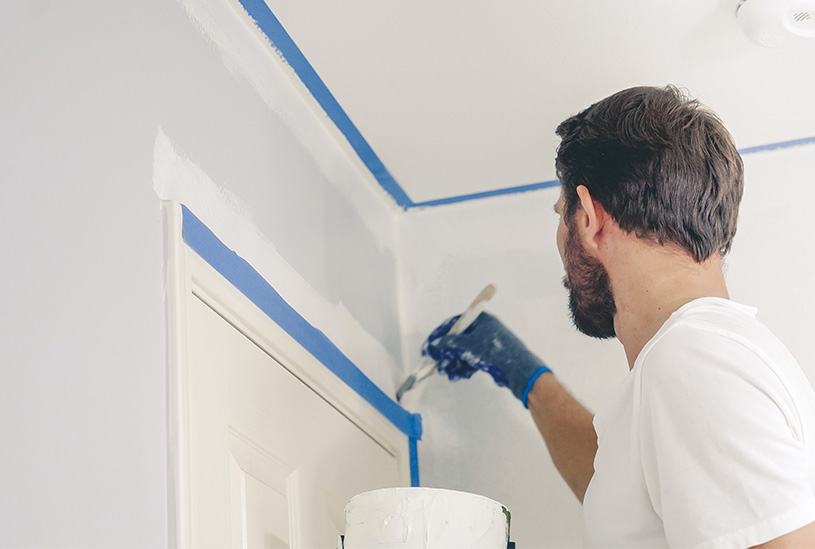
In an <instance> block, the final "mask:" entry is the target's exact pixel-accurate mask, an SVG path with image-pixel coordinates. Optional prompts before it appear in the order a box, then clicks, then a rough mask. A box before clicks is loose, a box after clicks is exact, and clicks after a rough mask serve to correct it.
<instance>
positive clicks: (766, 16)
mask: <svg viewBox="0 0 815 549" xmlns="http://www.w3.org/2000/svg"><path fill="white" fill-rule="evenodd" d="M736 19H737V20H738V22H739V25H741V28H742V30H743V31H744V33H745V34H746V35H747V36H748V37H749V38H750V39H751V40H752V41H754V42H756V43H758V44H761V45H762V46H766V47H768V48H780V47H784V46H791V45H795V44H799V43H801V42H806V41H807V40H806V39H807V38H809V39H813V38H815V0H740V1H739V2H738V3H737V5H736Z"/></svg>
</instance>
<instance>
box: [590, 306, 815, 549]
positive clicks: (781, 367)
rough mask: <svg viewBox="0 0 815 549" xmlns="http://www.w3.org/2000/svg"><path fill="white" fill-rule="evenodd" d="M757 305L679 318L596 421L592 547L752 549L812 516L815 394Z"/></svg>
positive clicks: (681, 313)
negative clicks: (757, 316) (760, 317)
mask: <svg viewBox="0 0 815 549" xmlns="http://www.w3.org/2000/svg"><path fill="white" fill-rule="evenodd" d="M755 313H756V310H755V309H753V308H750V307H745V306H743V305H738V304H735V303H733V302H731V301H728V300H725V299H719V298H703V299H698V300H696V301H692V302H691V303H688V304H686V305H685V306H683V307H682V308H680V309H679V310H678V311H676V312H675V313H674V314H673V315H672V316H671V317H670V318H669V319H668V320H667V322H665V324H664V325H663V326H662V328H661V329H660V330H659V332H657V333H656V335H654V337H653V338H652V339H651V340H650V341H649V342H648V343H647V344H646V345H645V347H644V348H643V350H642V352H640V354H639V356H638V357H637V360H636V361H635V363H634V367H633V368H632V369H631V372H629V374H628V375H627V376H626V378H625V379H624V381H623V382H622V383H621V385H620V386H619V387H618V388H617V389H615V391H614V393H613V394H612V395H611V396H610V398H609V399H608V401H607V402H606V403H605V405H604V406H603V408H602V409H601V410H600V411H599V412H598V413H597V414H596V415H595V418H594V427H595V429H596V431H597V439H598V451H597V456H596V458H595V460H594V469H595V473H594V477H593V478H592V480H591V483H590V484H589V488H588V491H587V492H586V495H585V498H584V502H583V507H584V543H585V545H586V547H632V548H633V547H648V548H656V547H750V546H752V545H756V544H760V543H764V542H767V541H770V540H772V539H775V538H777V537H779V536H781V535H783V534H786V533H788V532H791V531H793V530H796V529H798V528H800V527H802V526H805V525H807V524H809V523H810V522H813V521H815V392H813V389H812V386H811V385H810V383H809V381H808V380H807V378H806V377H805V376H804V374H803V372H802V371H801V369H800V367H799V366H798V364H797V363H796V361H795V359H794V358H793V357H792V356H791V355H790V353H789V351H787V349H786V348H785V347H784V345H783V344H781V342H779V341H778V339H776V338H775V336H773V335H772V333H770V331H769V330H768V329H767V328H766V327H765V326H764V325H763V324H761V323H760V322H758V321H757V320H756V319H755Z"/></svg>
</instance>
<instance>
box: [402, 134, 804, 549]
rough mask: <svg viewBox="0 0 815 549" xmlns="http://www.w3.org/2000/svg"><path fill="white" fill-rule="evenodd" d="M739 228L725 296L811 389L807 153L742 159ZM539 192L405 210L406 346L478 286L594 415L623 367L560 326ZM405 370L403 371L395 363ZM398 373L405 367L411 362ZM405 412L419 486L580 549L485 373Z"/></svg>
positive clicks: (613, 352) (558, 495) (427, 393)
mask: <svg viewBox="0 0 815 549" xmlns="http://www.w3.org/2000/svg"><path fill="white" fill-rule="evenodd" d="M744 161H745V167H746V191H745V198H744V202H743V206H742V210H741V217H740V227H739V233H738V235H737V237H736V241H735V244H734V247H733V251H732V253H731V255H730V258H729V260H728V265H729V275H728V282H729V285H730V289H731V294H732V297H733V298H734V299H736V300H739V301H742V302H744V303H747V304H752V305H756V306H758V307H759V318H760V319H762V320H763V321H764V322H766V323H767V324H768V325H769V326H770V327H771V328H772V329H773V330H774V331H775V332H776V333H777V334H778V336H779V337H780V338H781V339H782V340H783V341H785V342H786V343H787V344H788V346H789V347H790V349H791V350H792V352H793V354H794V355H795V356H796V357H797V358H798V360H799V361H800V362H801V364H802V366H803V368H804V370H805V371H806V372H807V375H808V376H809V378H810V380H813V381H815V343H813V338H812V334H813V333H815V319H814V318H813V316H812V314H811V311H812V310H813V309H815V293H813V291H812V289H811V287H810V286H811V279H812V274H811V273H812V270H813V267H814V266H815V252H813V250H812V247H811V245H810V243H809V238H808V236H809V217H810V216H809V215H808V214H809V208H810V206H809V205H810V204H811V203H812V201H813V200H815V146H812V145H809V146H802V147H798V148H794V149H787V150H778V151H769V152H763V153H757V154H754V155H748V156H746V157H745V158H744ZM559 192H560V191H559V190H558V189H549V190H544V191H538V192H533V193H527V194H520V195H514V196H507V197H502V198H492V199H488V200H482V201H476V202H470V203H464V204H459V205H453V206H448V207H442V208H433V209H429V210H425V211H418V212H412V213H411V214H410V215H409V216H407V217H406V218H405V219H404V221H403V228H402V235H403V239H404V240H403V253H404V254H405V261H404V265H405V269H406V273H405V274H404V277H403V280H404V281H405V283H404V286H403V288H402V291H404V292H405V295H410V296H411V301H410V303H411V307H410V308H409V310H407V311H406V313H405V315H406V322H405V326H406V327H407V328H408V330H407V333H406V346H405V348H406V350H407V351H410V350H413V355H412V360H413V367H412V368H415V367H416V365H418V363H419V353H418V349H419V347H420V345H421V342H422V341H423V339H424V338H425V337H426V336H427V334H428V333H429V332H430V331H431V330H432V329H433V328H434V327H435V326H436V325H437V324H438V323H439V322H440V321H441V320H443V319H444V318H446V317H449V316H451V315H453V314H456V313H458V312H460V311H461V310H462V309H463V308H464V307H466V305H467V304H468V303H469V302H470V301H471V300H472V298H473V297H474V296H475V295H476V293H477V292H478V291H479V290H480V289H481V288H482V287H483V286H484V285H485V284H486V283H489V282H493V283H495V284H496V286H497V288H498V291H497V293H496V296H495V298H493V301H492V302H491V303H490V306H489V309H490V310H491V311H492V312H494V313H495V314H497V315H498V316H499V317H500V318H502V320H503V321H504V322H505V323H506V324H508V325H509V326H510V327H511V328H512V329H513V330H514V331H515V332H516V333H517V334H518V335H519V336H520V337H521V338H522V339H523V340H524V341H525V342H526V343H527V345H528V346H529V347H530V348H531V349H532V350H533V351H535V352H536V353H537V354H538V355H539V356H540V357H541V358H543V359H544V360H545V361H546V362H547V363H548V364H549V365H550V366H551V367H552V369H553V370H554V371H555V372H556V374H557V375H558V377H559V378H560V380H561V381H562V382H563V383H564V384H565V385H566V386H567V388H569V389H570V390H571V391H572V392H573V394H574V395H575V396H576V397H577V398H578V399H579V400H581V401H582V402H583V403H584V404H585V405H586V406H587V407H588V408H589V409H591V410H596V409H597V407H598V406H599V405H600V404H601V403H602V402H603V399H604V397H605V395H606V394H608V392H609V391H610V390H611V389H613V388H614V386H615V385H616V383H617V382H618V381H619V380H620V379H621V378H622V377H623V376H624V375H625V373H626V372H627V371H628V369H627V365H626V361H625V357H624V354H623V352H622V347H621V346H620V344H619V343H618V342H617V341H616V340H614V341H606V342H600V341H596V340H592V339H590V338H588V337H585V336H582V335H580V334H579V333H577V331H576V330H575V329H574V328H572V327H571V324H570V321H569V318H568V306H567V294H566V291H565V289H563V287H562V284H561V278H562V275H563V268H562V265H561V261H560V257H559V255H558V252H557V248H556V246H555V230H556V227H557V217H556V215H555V214H554V213H553V210H552V205H553V204H554V202H555V200H556V199H557V196H558V194H559ZM406 364H410V362H409V361H406ZM408 369H411V367H410V366H408ZM403 402H404V404H405V405H406V406H408V407H409V408H411V409H413V410H414V411H417V412H420V413H422V414H423V416H424V424H425V437H424V439H423V440H422V442H421V443H420V445H419V455H420V465H421V467H420V471H421V475H422V484H423V485H429V486H437V487H445V488H453V489H459V490H465V491H471V492H476V493H480V494H483V495H486V496H488V497H492V498H494V499H497V500H498V501H501V502H502V503H504V504H505V505H507V506H508V507H509V509H510V511H512V513H513V520H512V532H513V536H512V537H513V540H515V541H516V542H517V543H518V546H519V547H579V546H580V545H581V533H580V530H581V515H580V506H579V504H578V503H577V500H576V498H574V496H573V495H572V494H571V492H570V491H569V490H568V488H567V487H566V485H565V483H564V482H563V481H562V480H561V479H560V477H559V476H558V474H557V472H556V470H555V469H554V466H553V465H552V463H551V460H550V458H549V456H548V454H547V452H546V449H545V446H544V444H543V441H542V440H541V438H540V435H539V434H538V433H537V431H536V429H535V426H534V424H533V423H532V421H531V419H530V417H529V414H528V412H527V411H526V410H525V409H524V408H523V406H521V404H520V403H519V402H518V401H517V399H515V397H514V396H512V394H511V393H510V392H509V391H508V390H506V389H499V388H497V387H495V386H494V385H493V383H492V380H491V379H490V378H489V377H488V376H487V375H486V374H476V375H475V376H474V377H473V378H472V379H471V380H467V381H458V382H455V383H450V382H448V381H447V380H446V379H445V378H442V377H437V378H432V379H431V380H429V381H428V382H426V385H425V386H424V388H422V389H417V390H416V392H415V393H407V395H406V396H405V398H404V401H403Z"/></svg>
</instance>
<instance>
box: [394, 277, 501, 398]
mask: <svg viewBox="0 0 815 549" xmlns="http://www.w3.org/2000/svg"><path fill="white" fill-rule="evenodd" d="M494 295H495V286H494V285H492V284H487V285H486V286H485V287H484V289H483V290H481V292H480V293H479V294H478V295H477V296H476V297H475V299H474V300H473V302H472V303H470V306H469V307H467V308H466V309H465V310H464V312H463V313H461V316H460V317H459V319H458V320H457V321H456V323H455V324H453V327H452V328H450V331H449V332H447V333H448V334H452V335H455V334H458V333H461V332H463V331H464V330H465V329H466V328H467V327H468V326H469V325H470V324H472V323H473V321H474V320H475V319H476V318H477V317H478V315H480V314H481V311H483V310H484V305H485V304H486V303H487V301H489V300H490V299H492V296H494ZM435 370H436V361H435V360H433V359H432V358H431V357H429V356H428V357H425V359H424V362H423V363H422V366H421V367H420V368H419V369H418V370H417V371H416V372H415V373H413V374H411V375H409V376H408V378H407V379H406V380H405V381H404V382H403V383H402V385H400V386H399V390H398V391H396V401H397V402H400V401H401V400H402V395H404V394H405V393H406V392H408V391H410V390H411V389H412V388H413V387H414V386H415V385H416V384H417V383H419V382H420V381H422V380H423V379H425V378H427V377H429V376H431V375H433V372H434V371H435Z"/></svg>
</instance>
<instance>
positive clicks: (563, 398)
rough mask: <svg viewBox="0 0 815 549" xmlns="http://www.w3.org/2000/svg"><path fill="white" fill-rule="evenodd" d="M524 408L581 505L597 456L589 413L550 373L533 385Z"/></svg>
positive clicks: (542, 376)
mask: <svg viewBox="0 0 815 549" xmlns="http://www.w3.org/2000/svg"><path fill="white" fill-rule="evenodd" d="M527 405H528V406H529V411H530V412H531V413H532V418H533V419H534V420H535V424H536V425H537V426H538V430H539V431H540V432H541V435H543V440H544V441H545V442H546V446H547V447H548V448H549V454H550V455H551V456H552V461H553V462H554V463H555V467H557V470H558V471H559V472H560V474H561V476H562V477H563V479H564V480H565V481H566V483H567V484H568V485H569V488H571V489H572V492H574V494H575V495H576V496H577V499H579V500H580V502H581V503H583V496H584V495H585V494H586V488H588V486H589V481H590V480H591V477H592V475H594V455H595V454H596V453H597V434H596V433H595V431H594V425H592V414H591V413H590V412H589V411H588V410H587V409H586V408H585V407H584V406H583V405H582V404H580V403H579V402H578V401H577V400H576V399H575V398H574V397H573V396H572V395H570V394H569V392H568V391H566V389H565V388H564V387H563V385H561V384H560V383H559V382H558V380H557V379H556V378H555V376H554V375H552V374H551V373H549V372H547V373H544V374H543V375H541V376H540V377H539V378H538V380H537V381H536V382H535V385H534V386H533V387H532V390H531V391H529V397H528V398H527Z"/></svg>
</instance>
